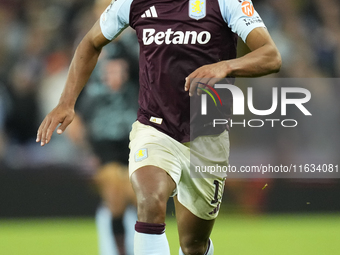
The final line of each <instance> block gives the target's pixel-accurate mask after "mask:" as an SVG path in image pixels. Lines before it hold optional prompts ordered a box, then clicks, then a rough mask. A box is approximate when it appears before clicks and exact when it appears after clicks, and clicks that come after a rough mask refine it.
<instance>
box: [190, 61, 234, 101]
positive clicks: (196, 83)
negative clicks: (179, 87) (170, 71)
mask: <svg viewBox="0 0 340 255" xmlns="http://www.w3.org/2000/svg"><path fill="white" fill-rule="evenodd" d="M228 70H229V68H228V62H227V61H221V62H218V63H215V64H210V65H204V66H201V67H200V68H197V69H196V70H195V71H193V72H192V73H191V74H189V75H188V76H187V77H186V78H185V85H184V90H185V91H189V96H192V95H193V94H194V93H195V92H197V95H201V94H202V90H200V89H197V87H200V88H204V87H205V84H207V85H210V86H214V84H215V83H216V82H218V81H220V80H221V79H223V78H225V77H226V76H227V75H228Z"/></svg>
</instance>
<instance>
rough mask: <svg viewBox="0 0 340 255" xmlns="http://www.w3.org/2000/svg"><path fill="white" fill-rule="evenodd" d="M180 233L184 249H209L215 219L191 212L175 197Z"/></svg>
mask: <svg viewBox="0 0 340 255" xmlns="http://www.w3.org/2000/svg"><path fill="white" fill-rule="evenodd" d="M174 202H175V208H176V219H177V226H178V234H179V239H180V245H181V247H182V250H183V251H184V250H197V249H198V250H201V251H203V252H204V251H205V250H206V249H207V245H208V240H209V236H210V234H211V231H212V229H213V226H214V223H215V220H214V219H212V220H204V219H201V218H199V217H197V216H195V215H194V214H193V213H191V212H190V211H189V210H188V209H187V208H186V207H185V206H183V205H182V204H181V203H180V202H179V201H178V199H177V196H175V197H174Z"/></svg>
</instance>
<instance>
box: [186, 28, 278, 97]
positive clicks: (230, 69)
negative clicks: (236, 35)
mask: <svg viewBox="0 0 340 255" xmlns="http://www.w3.org/2000/svg"><path fill="white" fill-rule="evenodd" d="M246 44H247V46H248V47H249V49H250V50H251V52H250V53H248V54H247V55H245V56H243V57H240V58H236V59H232V60H226V61H221V62H218V63H214V64H210V65H205V66H202V67H200V68H198V69H196V70H195V71H194V72H192V73H191V74H190V75H188V77H187V78H186V81H185V87H184V88H185V91H188V90H189V88H190V90H189V95H192V94H193V93H194V92H195V91H196V87H197V86H196V85H195V84H191V86H190V81H192V79H194V78H199V79H200V80H201V79H202V81H201V82H202V83H206V84H209V85H214V84H215V83H216V82H217V81H219V80H221V79H223V78H225V77H227V76H235V77H258V76H263V75H267V74H271V73H275V72H278V71H279V70H280V67H281V55H280V53H279V51H278V49H277V47H276V45H275V43H274V42H273V40H272V39H271V37H270V35H269V33H268V31H267V29H265V28H262V27H261V28H255V29H254V30H253V31H251V32H250V33H249V35H248V36H247V39H246ZM196 84H197V83H196Z"/></svg>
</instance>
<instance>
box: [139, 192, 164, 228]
mask: <svg viewBox="0 0 340 255" xmlns="http://www.w3.org/2000/svg"><path fill="white" fill-rule="evenodd" d="M166 203H167V198H165V197H163V196H162V195H159V194H148V195H145V196H142V197H141V196H139V197H138V196H137V206H138V220H139V221H142V222H149V223H163V222H164V221H165V213H166Z"/></svg>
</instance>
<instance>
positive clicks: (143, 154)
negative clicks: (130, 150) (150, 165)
mask: <svg viewBox="0 0 340 255" xmlns="http://www.w3.org/2000/svg"><path fill="white" fill-rule="evenodd" d="M147 157H148V151H147V149H140V150H138V151H136V153H135V162H138V161H142V160H143V159H146V158H147Z"/></svg>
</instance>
